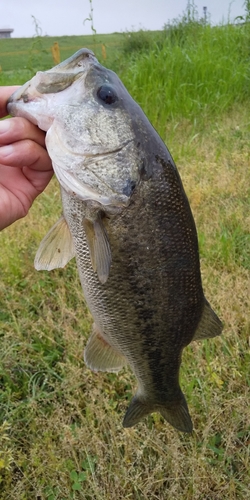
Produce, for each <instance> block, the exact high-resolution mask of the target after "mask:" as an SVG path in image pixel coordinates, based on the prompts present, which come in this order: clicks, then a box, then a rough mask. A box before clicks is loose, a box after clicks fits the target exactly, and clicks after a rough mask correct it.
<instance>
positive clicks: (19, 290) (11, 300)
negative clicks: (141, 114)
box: [0, 26, 250, 500]
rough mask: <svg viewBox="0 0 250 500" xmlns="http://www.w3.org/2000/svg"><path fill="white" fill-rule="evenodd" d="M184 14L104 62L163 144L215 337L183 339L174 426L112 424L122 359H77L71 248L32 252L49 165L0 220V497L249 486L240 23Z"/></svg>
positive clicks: (162, 495)
mask: <svg viewBox="0 0 250 500" xmlns="http://www.w3.org/2000/svg"><path fill="white" fill-rule="evenodd" d="M194 30H196V31H193V32H191V33H189V34H188V35H187V36H189V37H191V38H192V37H193V38H194V41H195V42H194V43H193V45H192V44H191V42H190V40H191V39H190V38H189V42H190V43H189V44H188V43H186V48H185V37H184V38H183V30H182V37H181V42H180V43H179V42H178V43H177V41H176V39H175V42H174V44H173V47H172V48H173V51H171V50H170V45H169V43H170V42H169V40H166V41H164V43H163V44H160V43H158V38H157V39H156V41H157V43H155V44H153V46H152V47H151V48H150V50H149V49H147V51H146V52H145V51H143V50H140V51H137V50H135V51H134V52H132V53H131V55H130V56H128V55H127V54H126V53H123V52H122V51H121V54H122V55H121V57H120V60H119V61H118V60H117V58H116V56H114V59H113V61H111V62H110V64H111V63H112V64H113V67H114V69H115V70H116V71H118V72H119V74H120V75H121V76H122V79H123V80H124V81H125V83H126V85H127V87H128V88H129V90H130V92H131V93H132V95H133V96H134V97H135V98H136V99H137V100H139V101H140V103H141V104H142V106H143V108H144V110H145V111H146V113H147V114H148V115H149V117H150V119H151V120H152V122H153V124H154V125H155V127H156V128H157V129H158V130H160V131H161V135H162V137H163V138H164V140H165V141H166V143H167V145H168V147H169V149H170V151H171V152H172V154H173V157H174V158H175V160H176V163H177V165H178V168H179V171H180V173H181V176H182V179H183V183H184V186H185V189H186V191H187V194H188V197H189V200H190V203H191V206H192V210H193V213H194V216H195V220H196V224H197V228H198V233H199V242H200V255H201V267H202V275H203V284H204V289H205V292H206V296H207V298H208V299H209V300H210V302H211V303H212V305H213V307H214V308H215V310H216V311H217V312H218V314H219V316H220V317H221V318H222V320H223V322H224V332H223V336H222V337H221V338H219V339H214V340H210V341H204V342H197V343H193V344H191V345H190V346H189V347H188V348H187V349H186V350H185V352H184V356H183V365H182V372H181V377H182V381H181V383H182V387H183V390H184V392H185V394H186V397H187V400H188V403H189V408H190V412H191V415H192V418H193V421H194V427H195V431H194V433H193V435H191V436H189V435H183V434H181V433H178V432H177V431H175V430H174V429H172V428H171V427H170V426H169V425H168V424H166V423H165V422H163V420H162V418H161V417H160V416H159V415H158V414H154V415H151V416H150V417H148V418H147V419H145V421H143V422H142V423H140V424H139V425H138V426H137V427H136V428H134V429H130V430H124V429H123V428H122V426H121V421H122V417H123V414H124V410H125V408H126V406H127V404H128V400H129V399H130V398H131V394H132V393H133V391H134V387H135V381H134V378H133V376H132V375H131V372H130V371H129V370H128V369H126V370H125V369H124V370H123V371H122V372H121V373H120V374H119V375H118V376H117V375H114V374H103V373H99V374H94V373H92V372H90V371H89V370H88V369H87V368H86V366H85V365H84V362H83V359H82V352H83V349H84V345H85V344H86V340H87V338H88V336H89V333H90V329H91V317H90V314H89V312H88V310H87V308H86V305H85V303H84V298H83V295H82V291H81V287H80V285H79V280H78V276H77V272H76V267H75V263H74V262H73V261H72V262H70V264H69V265H68V266H67V267H66V268H65V269H64V270H55V271H52V272H50V273H46V272H39V273H38V272H36V271H35V270H34V268H33V259H34V255H35V252H36V249H37V247H38V245H39V243H40V241H41V239H42V237H43V236H44V234H45V233H46V232H47V231H48V229H49V228H50V227H51V226H52V224H53V223H54V222H55V221H56V220H57V218H58V217H59V216H60V212H61V207H60V196H59V188H58V185H57V182H56V181H55V180H54V181H53V182H52V183H51V184H50V186H49V187H48V188H47V190H46V192H45V193H43V195H42V196H41V197H39V199H38V200H36V202H35V203H34V206H33V207H32V209H31V211H30V213H29V215H28V216H27V217H26V218H25V219H24V220H21V221H18V222H16V223H15V224H13V225H12V226H11V227H9V228H8V229H6V230H4V231H2V232H1V233H0V251H1V259H0V271H1V282H0V335H1V353H0V404H1V406H0V499H1V500H5V499H6V498H8V499H9V500H16V499H17V498H18V499H20V500H31V499H36V500H69V499H74V500H78V499H84V500H85V499H86V500H90V499H95V500H103V499H104V498H105V499H108V500H113V499H133V500H144V499H150V500H151V499H157V500H165V499H169V500H170V499H173V498H174V499H176V500H182V499H185V500H204V499H205V500H221V499H224V498H228V499H230V500H236V499H237V500H238V499H242V500H243V499H244V500H245V499H246V498H249V483H250V474H249V470H250V461H249V449H250V446H249V445H250V417H249V407H248V401H249V368H250V353H249V332H250V318H249V306H250V299H249V268H250V255H249V248H250V238H249V235H250V216H249V199H250V192H249V191H250V189H249V186H250V171H249V140H250V120H249V111H250V105H249V95H248V92H249V91H248V86H247V81H248V78H249V76H248V75H249V74H248V67H247V64H246V65H245V66H244V60H245V59H247V58H246V45H247V40H248V38H247V37H248V32H247V29H245V28H243V31H240V30H241V28H232V27H231V26H228V27H227V26H223V27H220V28H216V29H214V30H212V29H211V28H210V27H207V28H204V30H203V29H200V27H199V26H198V27H196V26H195V28H194ZM237 30H238V31H237ZM164 36H165V37H166V33H164ZM171 36H172V35H171ZM175 36H176V35H175ZM233 36H235V38H234V40H233V41H232V40H231V38H232V37H233ZM216 40H217V42H216ZM237 40H238V41H237ZM236 41H237V43H238V45H237V46H236ZM171 43H172V42H171ZM188 46H190V52H189V53H187V47H188ZM201 47H207V51H206V50H205V48H204V50H202V49H201ZM223 47H224V48H223ZM229 47H231V49H232V50H230V51H229ZM191 50H192V51H193V52H191ZM125 52H126V51H125ZM178 54H179V55H178ZM185 54H186V55H188V57H187V56H186V55H185ZM213 54H214V57H213ZM237 54H238V67H236V59H237ZM240 54H242V57H240ZM178 57H179V58H178ZM189 59H190V60H191V62H190V60H189ZM203 59H204V60H203ZM215 61H217V62H216V64H215ZM108 64H109V63H108ZM217 65H218V68H219V67H220V71H219V70H218V69H216V68H217ZM214 66H216V67H215V75H214V74H213V73H212V68H213V67H214ZM171 68H172V70H171ZM160 70H161V71H160ZM170 70H171V72H170ZM18 71H20V70H18ZM18 71H17V73H15V74H14V75H13V76H16V82H15V83H18V81H19V80H18V79H19V77H20V73H18ZM164 71H165V73H164ZM169 75H171V77H170V76H169ZM219 76H220V78H219ZM5 78H6V79H7V81H8V78H9V74H2V79H3V80H2V81H3V82H4V81H6V80H4V79H5ZM234 78H236V80H237V85H236V84H235V85H234ZM220 79H221V80H222V82H224V83H223V84H221V83H220V81H219V80H220ZM228 80H229V81H228ZM171 82H172V83H171ZM185 83H186V85H184V84H185ZM187 83H190V84H189V85H187ZM182 84H183V85H182ZM236 87H237V88H238V92H236V91H235V89H236ZM184 89H185V91H184ZM199 89H203V91H201V90H199ZM204 89H207V91H205V92H204ZM194 96H196V99H195V102H194ZM192 103H193V104H192Z"/></svg>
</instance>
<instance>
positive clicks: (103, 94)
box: [97, 85, 118, 104]
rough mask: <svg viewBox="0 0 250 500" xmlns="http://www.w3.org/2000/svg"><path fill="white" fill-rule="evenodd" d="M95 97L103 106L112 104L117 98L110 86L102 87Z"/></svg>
mask: <svg viewBox="0 0 250 500" xmlns="http://www.w3.org/2000/svg"><path fill="white" fill-rule="evenodd" d="M97 97H99V99H101V101H103V102H104V103H105V104H114V102H116V101H118V97H117V95H116V93H115V92H114V89H113V88H112V87H110V85H102V86H101V87H100V88H99V89H98V90H97Z"/></svg>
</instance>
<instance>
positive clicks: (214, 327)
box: [193, 299, 223, 340]
mask: <svg viewBox="0 0 250 500" xmlns="http://www.w3.org/2000/svg"><path fill="white" fill-rule="evenodd" d="M222 328H223V325H222V323H221V321H220V320H219V318H218V316H217V315H216V314H215V312H214V311H213V309H212V308H211V306H210V304H209V303H208V302H207V300H206V299H205V306H204V309H203V313H202V316H201V319H200V322H199V324H198V327H197V329H196V331H195V334H194V337H193V340H203V339H209V338H213V337H217V336H218V335H220V334H221V332H222Z"/></svg>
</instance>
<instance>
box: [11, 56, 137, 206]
mask: <svg viewBox="0 0 250 500" xmlns="http://www.w3.org/2000/svg"><path fill="white" fill-rule="evenodd" d="M7 107H8V112H9V113H10V114H11V115H13V116H22V117H25V118H27V119H28V120H30V121H31V122H32V123H34V124H36V125H37V126H38V127H39V128H41V129H42V130H44V131H46V132H47V134H46V146H47V149H48V153H49V155H50V157H51V159H52V163H53V167H54V171H55V174H56V176H57V178H58V180H59V182H60V184H61V186H62V187H63V189H65V190H66V191H67V192H68V193H70V194H73V195H74V196H77V197H79V198H80V199H81V200H84V201H85V202H86V203H87V204H89V205H90V206H94V205H96V206H97V207H98V206H99V205H100V206H102V207H103V209H104V210H105V209H106V211H108V210H110V212H112V210H114V211H115V210H116V209H118V210H120V209H122V208H124V207H127V206H128V205H129V203H130V200H131V196H132V194H133V192H134V190H135V188H136V186H137V185H138V183H139V182H140V172H141V170H142V165H143V164H144V158H143V154H142V150H141V148H140V141H138V119H137V118H138V116H139V118H140V119H139V121H143V120H144V119H145V120H146V117H145V115H144V114H143V113H142V111H141V109H140V107H139V106H138V105H137V104H136V103H135V101H134V100H133V99H132V97H131V96H130V94H129V93H128V91H127V90H126V88H125V87H124V85H123V84H122V82H121V81H120V79H119V78H118V76H117V75H116V74H115V73H114V72H113V71H111V70H109V69H107V68H105V67H103V66H102V65H101V64H99V62H98V61H97V59H96V57H95V56H94V54H93V52H91V51H90V50H88V49H81V50H79V51H78V52H76V54H74V55H73V56H72V57H70V58H69V59H67V60H66V61H64V62H62V63H60V64H59V65H57V66H55V67H54V68H52V69H50V70H48V71H43V72H42V71H39V72H38V73H37V74H36V75H35V76H34V77H33V78H32V79H31V80H30V81H28V82H27V83H25V84H24V85H23V86H22V87H20V88H19V89H17V90H16V91H15V92H14V94H13V95H12V96H11V97H10V99H9V101H8V106H7ZM142 115H143V117H142Z"/></svg>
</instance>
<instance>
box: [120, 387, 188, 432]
mask: <svg viewBox="0 0 250 500" xmlns="http://www.w3.org/2000/svg"><path fill="white" fill-rule="evenodd" d="M156 411H157V412H159V413H160V414H161V415H162V416H163V417H164V418H165V419H166V420H167V422H169V424H171V425H172V426H173V427H175V429H177V430H179V431H182V432H192V430H193V424H192V420H191V417H190V415H189V411H188V406H187V403H186V400H185V397H184V395H183V394H182V398H181V399H180V400H178V401H168V402H167V403H165V404H155V403H153V404H152V403H150V401H149V402H147V400H144V399H142V398H140V396H137V395H135V396H134V397H133V399H132V401H131V403H130V405H129V407H128V410H127V412H126V414H125V417H124V420H123V427H133V426H134V425H135V424H137V423H138V422H139V421H140V420H141V419H142V418H143V417H145V416H146V415H148V414H150V413H152V412H156Z"/></svg>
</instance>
